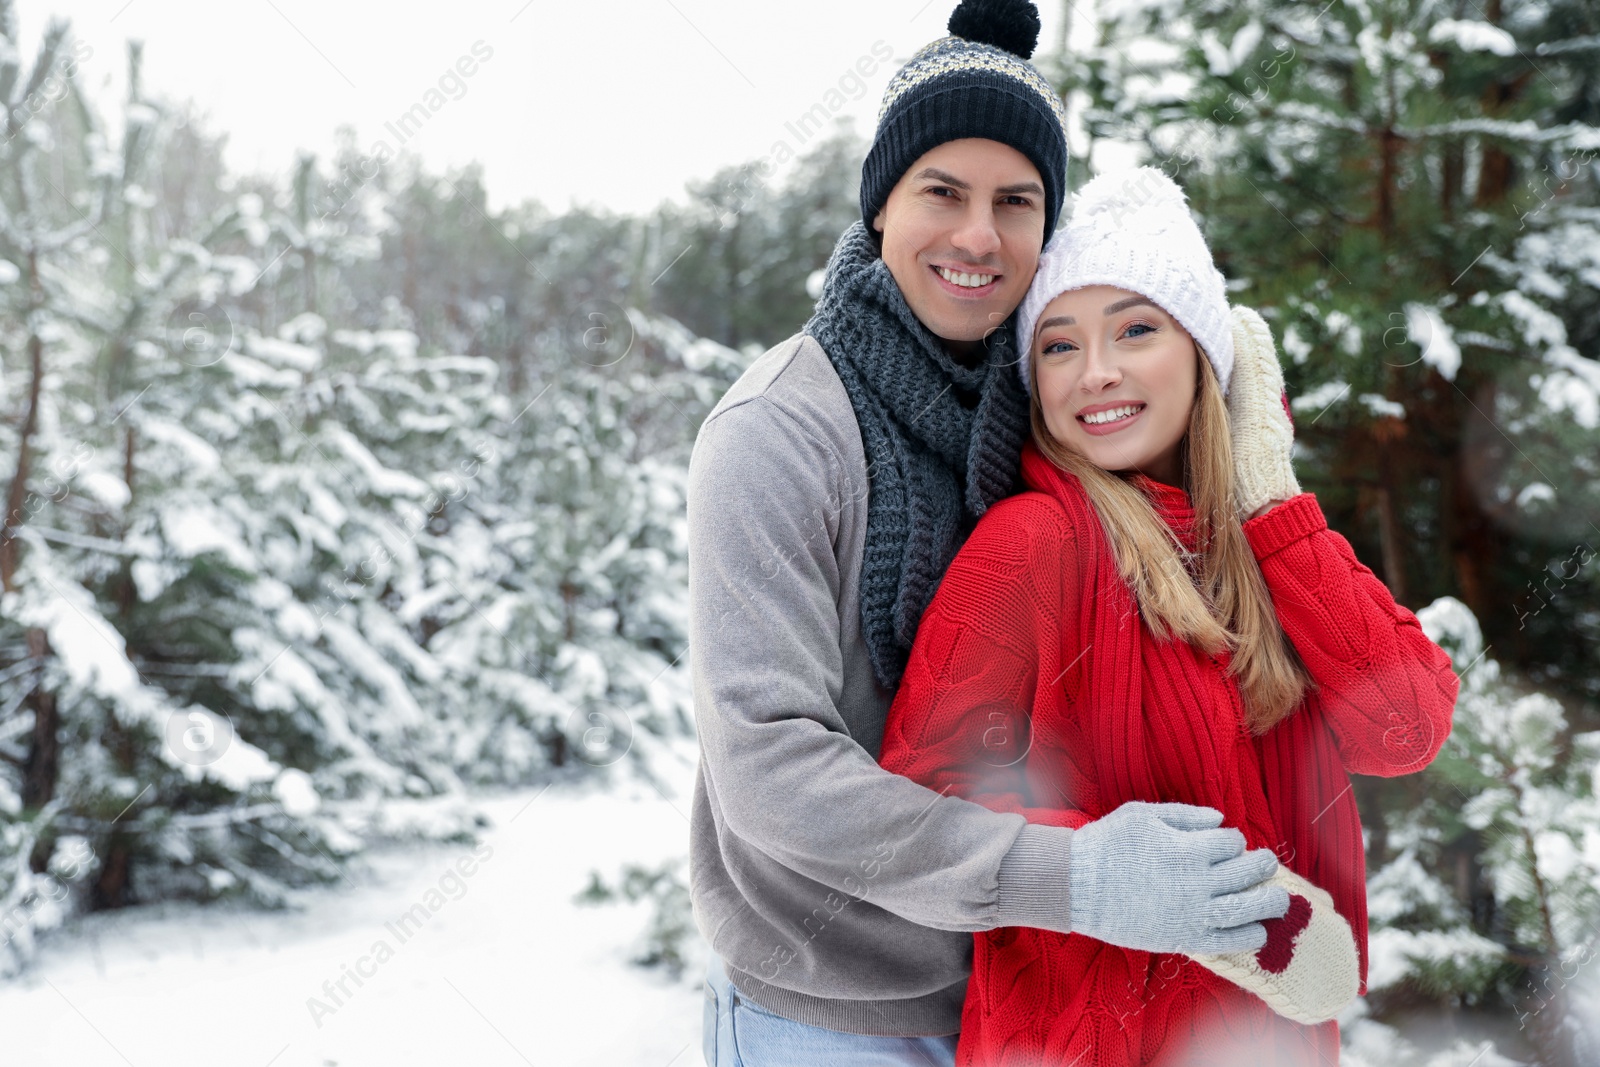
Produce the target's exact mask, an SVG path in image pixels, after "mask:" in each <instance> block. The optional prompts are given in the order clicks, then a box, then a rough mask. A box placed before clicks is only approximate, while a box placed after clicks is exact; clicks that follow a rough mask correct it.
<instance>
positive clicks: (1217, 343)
mask: <svg viewBox="0 0 1600 1067" xmlns="http://www.w3.org/2000/svg"><path fill="white" fill-rule="evenodd" d="M1091 285H1110V286H1115V287H1116V288H1118V289H1126V290H1128V291H1129V292H1133V293H1138V294H1139V295H1140V296H1144V297H1148V298H1149V299H1151V300H1153V301H1155V302H1156V303H1157V304H1158V305H1160V306H1161V307H1162V309H1164V310H1165V311H1166V312H1167V314H1169V315H1171V316H1172V317H1173V318H1175V319H1177V320H1178V324H1179V325H1181V326H1182V327H1183V328H1184V329H1185V330H1187V331H1188V332H1189V335H1190V336H1191V337H1193V338H1194V340H1195V343H1196V344H1197V345H1199V346H1200V350H1201V352H1202V353H1203V354H1204V355H1205V357H1206V359H1208V360H1210V362H1211V366H1212V369H1213V370H1215V371H1216V372H1217V383H1218V384H1219V385H1220V386H1221V387H1222V393H1223V395H1224V396H1226V395H1227V393H1228V386H1229V382H1230V380H1231V378H1232V375H1233V321H1232V318H1231V315H1230V312H1229V307H1228V287H1227V282H1226V281H1225V280H1224V279H1223V277H1222V272H1221V271H1219V270H1217V268H1216V264H1215V263H1214V262H1213V261H1212V258H1211V249H1210V248H1209V247H1208V246H1207V245H1206V239H1205V237H1204V235H1202V234H1201V233H1200V227H1199V226H1198V225H1196V224H1195V221H1194V217H1193V216H1192V215H1190V214H1189V206H1188V203H1187V202H1186V200H1185V197H1184V195H1183V190H1182V189H1180V188H1179V187H1178V185H1177V183H1176V182H1174V181H1173V180H1172V179H1171V178H1169V177H1167V176H1166V175H1165V174H1163V173H1161V171H1159V170H1157V169H1156V168H1154V167H1138V168H1136V169H1134V170H1131V171H1127V172H1123V173H1118V174H1102V175H1100V176H1099V177H1097V178H1095V179H1094V180H1092V181H1090V182H1088V183H1087V184H1086V185H1084V187H1083V188H1082V189H1080V190H1079V191H1078V194H1077V196H1076V197H1075V198H1074V200H1073V213H1072V218H1071V219H1070V220H1069V221H1068V222H1067V224H1066V225H1065V226H1064V227H1062V230H1061V232H1060V233H1058V234H1056V236H1055V237H1054V238H1052V239H1051V241H1050V243H1049V244H1047V245H1046V246H1045V249H1044V252H1043V253H1042V254H1041V255H1040V256H1039V269H1038V271H1037V272H1036V273H1035V274H1034V276H1033V284H1032V285H1030V286H1029V288H1028V292H1027V295H1026V296H1024V297H1023V298H1022V306H1021V307H1020V308H1018V310H1017V331H1018V338H1017V354H1018V357H1019V358H1018V362H1017V370H1018V372H1019V373H1020V374H1021V375H1022V387H1023V388H1024V389H1028V388H1030V385H1029V381H1028V377H1029V370H1028V365H1029V362H1028V361H1029V359H1030V358H1031V356H1032V354H1033V347H1034V341H1035V338H1034V328H1035V327H1036V326H1037V324H1038V322H1039V319H1040V317H1041V316H1042V315H1043V314H1044V309H1045V308H1046V307H1048V306H1049V304H1050V302H1051V301H1052V300H1054V299H1055V298H1056V297H1058V296H1060V295H1061V294H1062V293H1065V292H1067V291H1069V290H1072V289H1083V288H1085V287H1087V286H1091Z"/></svg>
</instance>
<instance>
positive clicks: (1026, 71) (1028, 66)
mask: <svg viewBox="0 0 1600 1067" xmlns="http://www.w3.org/2000/svg"><path fill="white" fill-rule="evenodd" d="M964 70H974V71H977V70H984V71H990V72H992V73H995V74H999V75H1001V76H1003V77H1007V78H1015V79H1016V80H1017V81H1020V82H1022V83H1023V84H1024V85H1025V86H1027V88H1028V89H1030V90H1032V91H1033V92H1035V93H1037V94H1038V95H1039V98H1040V99H1041V100H1043V101H1044V103H1045V106H1046V107H1048V108H1050V110H1051V112H1052V113H1054V115H1055V117H1056V121H1057V122H1059V123H1060V124H1061V130H1062V136H1065V135H1066V129H1067V113H1066V110H1065V109H1064V108H1063V107H1062V106H1061V98H1060V97H1059V96H1057V95H1056V93H1055V90H1053V89H1051V88H1050V83H1049V82H1047V81H1045V80H1044V75H1042V74H1040V73H1039V72H1038V70H1036V69H1035V68H1034V66H1033V64H1032V63H1026V62H1024V61H1023V60H1021V59H1018V58H1017V57H1016V56H1014V55H1012V54H1011V53H1010V52H1007V51H1004V50H1002V49H999V48H996V47H994V46H993V45H987V44H976V43H974V42H972V41H968V40H964V39H963V38H960V37H954V36H952V37H941V38H939V39H938V40H937V41H934V42H933V43H932V44H929V45H925V46H924V47H923V48H922V50H921V51H919V52H918V53H917V54H916V55H915V56H913V57H912V58H911V62H909V63H907V64H906V65H905V66H903V67H901V68H900V69H899V70H898V71H896V72H895V75H894V77H892V78H890V79H889V85H888V88H886V89H884V91H883V103H882V104H881V105H880V106H879V107H878V121H879V122H882V121H883V117H884V116H885V115H887V114H888V113H889V109H890V108H891V107H893V106H894V105H895V103H896V102H897V101H898V100H899V99H900V98H901V97H902V96H904V95H905V94H906V93H908V92H910V91H912V90H913V89H915V88H916V87H917V86H919V85H922V84H924V83H926V82H930V81H932V80H933V79H935V78H938V77H942V76H944V75H946V74H953V73H956V72H959V71H964Z"/></svg>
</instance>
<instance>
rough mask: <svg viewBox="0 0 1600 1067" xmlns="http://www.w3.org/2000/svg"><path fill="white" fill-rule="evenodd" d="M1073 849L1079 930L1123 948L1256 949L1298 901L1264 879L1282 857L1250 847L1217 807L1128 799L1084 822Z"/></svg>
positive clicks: (1071, 905) (1073, 907)
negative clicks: (1269, 924)
mask: <svg viewBox="0 0 1600 1067" xmlns="http://www.w3.org/2000/svg"><path fill="white" fill-rule="evenodd" d="M1070 856H1071V860H1070V863H1069V869H1068V894H1069V895H1068V909H1069V911H1070V922H1071V924H1072V930H1073V932H1074V933H1080V934H1084V935H1086V936H1088V937H1093V938H1095V939H1097V940H1100V941H1105V942H1107V943H1108V944H1112V945H1119V946H1121V947H1123V948H1133V949H1143V950H1144V951H1147V952H1185V953H1199V952H1207V953H1221V952H1242V951H1246V950H1248V951H1254V950H1256V949H1259V948H1260V947H1261V946H1262V945H1264V944H1266V942H1267V931H1266V928H1265V927H1263V926H1262V925H1261V924H1262V922H1263V921H1264V920H1266V919H1277V918H1281V917H1282V916H1283V914H1284V913H1285V912H1287V911H1288V910H1289V894H1288V892H1287V891H1286V890H1285V889H1284V888H1283V887H1282V886H1277V885H1266V886H1262V885H1258V884H1257V883H1259V882H1261V881H1262V880H1264V879H1266V878H1270V877H1271V876H1272V875H1273V874H1274V873H1275V872H1276V871H1277V869H1278V857H1276V856H1274V855H1273V854H1272V852H1271V851H1270V850H1269V849H1256V850H1255V851H1253V852H1249V853H1246V852H1245V849H1244V834H1242V833H1240V832H1239V831H1238V830H1234V829H1231V828H1230V829H1224V828H1222V813H1221V812H1220V811H1217V810H1216V809H1215V808H1201V807H1195V806H1193V805H1190V804H1148V803H1145V802H1143V801H1129V802H1128V803H1126V804H1124V805H1122V806H1121V807H1120V808H1118V809H1117V810H1116V811H1113V812H1111V814H1109V815H1106V816H1105V817H1103V818H1100V819H1097V820H1095V821H1094V822H1092V823H1089V824H1088V825H1086V826H1084V827H1081V828H1080V829H1078V830H1075V831H1074V832H1073V834H1072V844H1071V852H1070Z"/></svg>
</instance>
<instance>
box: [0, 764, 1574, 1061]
mask: <svg viewBox="0 0 1600 1067" xmlns="http://www.w3.org/2000/svg"><path fill="white" fill-rule="evenodd" d="M662 756H663V757H664V758H659V759H656V760H653V763H654V765H655V767H656V769H657V771H658V773H660V774H662V776H663V777H664V779H665V788H666V792H665V793H662V792H658V791H657V790H656V789H655V788H654V787H652V786H651V785H649V784H646V783H643V782H620V783H619V784H618V786H617V787H615V788H614V789H613V790H612V791H609V792H602V791H598V790H594V789H589V790H584V791H574V790H573V789H571V788H570V787H556V788H552V789H549V790H547V791H542V792H541V791H539V790H527V791H523V792H520V793H515V794H509V795H505V796H501V797H495V798H491V799H484V800H482V801H480V807H481V808H482V810H483V811H484V813H485V814H486V815H487V816H488V817H489V818H490V820H491V822H492V827H491V829H489V830H487V831H485V832H484V834H483V835H482V836H483V841H484V843H485V844H487V845H488V851H487V858H483V857H484V855H485V850H484V849H483V846H482V845H480V846H479V849H478V851H477V853H476V854H475V853H474V850H473V849H470V848H467V847H465V846H461V847H450V848H446V847H428V848H416V847H413V848H408V849H395V850H391V851H386V852H383V853H379V854H377V855H374V856H372V857H370V859H369V863H368V869H367V870H366V871H365V872H363V873H358V874H355V875H354V876H353V877H352V879H351V883H350V884H349V885H340V886H336V887H330V888H326V889H319V890H316V891H314V892H310V893H307V894H305V895H304V896H303V897H302V902H303V905H304V906H303V907H302V908H301V909H300V910H298V911H295V912H290V913H270V912H260V911H247V910H236V909H227V908H222V907H219V906H212V907H197V906H192V905H172V906H156V907H148V908H136V909H129V910H128V911H124V912H115V913H101V914H98V915H91V916H87V917H85V918H83V919H80V920H76V921H74V922H72V923H69V924H68V926H67V927H66V928H65V929H63V930H61V931H58V932H56V933H55V934H54V935H52V936H50V937H49V938H48V939H47V940H46V941H45V942H44V943H43V947H42V951H41V953H40V957H39V960H38V962H37V964H36V965H35V966H34V967H33V969H32V970H31V971H30V972H29V973H28V974H26V975H25V976H23V977H22V978H19V979H17V980H15V981H13V982H10V983H0V1049H3V1052H0V1062H3V1063H5V1064H7V1065H9V1064H26V1065H28V1067H57V1065H61V1067H100V1065H105V1067H146V1065H152V1067H154V1065H160V1067H190V1065H194V1067H220V1065H238V1067H365V1065H383V1067H394V1065H409V1064H427V1063H449V1064H470V1065H472V1067H494V1065H497V1064H505V1065H515V1064H523V1065H529V1064H538V1065H540V1067H543V1065H544V1064H560V1065H562V1067H585V1065H596V1067H600V1065H604V1067H699V1065H700V1063H701V1057H700V1011H701V999H700V972H701V965H700V963H701V961H702V960H703V954H704V946H703V945H702V944H700V943H698V942H696V943H695V944H693V945H690V946H687V948H688V950H689V952H690V954H691V957H692V959H693V960H694V962H693V963H692V964H691V966H690V967H689V968H688V970H687V971H686V972H685V974H684V976H683V979H682V980H681V981H679V982H676V983H674V982H672V981H671V980H670V979H669V978H667V977H666V976H665V975H664V974H657V973H652V972H649V971H645V970H643V969H641V968H638V967H635V966H632V965H630V964H629V962H628V957H629V956H630V955H631V953H632V951H633V949H634V948H635V945H636V941H637V939H638V937H639V934H640V933H641V931H642V930H643V929H644V926H645V923H646V921H647V918H648V912H647V910H646V908H645V906H644V905H637V906H627V905H608V906H603V907H579V906H576V905H574V903H573V896H574V895H575V894H576V893H577V892H578V891H579V890H580V889H581V888H582V887H583V886H584V885H585V884H587V881H588V875H589V872H590V871H591V870H599V871H600V873H601V874H602V876H604V877H605V878H606V879H607V880H608V881H613V882H614V881H615V876H616V874H617V872H618V869H619V868H620V867H621V865H622V864H624V863H629V862H634V863H643V864H647V865H653V864H656V863H659V862H661V861H663V860H666V859H670V858H673V857H682V856H684V855H685V854H686V853H687V851H688V817H687V815H688V809H689V799H688V798H689V790H690V784H691V782H692V780H693V759H694V751H693V747H692V745H688V746H682V747H678V748H675V749H673V750H662ZM465 870H471V872H472V873H471V874H470V875H467V874H464V873H463V872H464V871H465ZM430 892H437V893H439V894H440V895H439V896H436V897H433V898H431V902H430V898H429V894H430ZM441 900H442V903H440V901H441ZM419 903H422V904H425V905H430V904H431V906H432V907H433V908H434V909H435V910H433V913H432V915H431V917H430V918H429V919H428V921H427V922H426V924H424V925H421V926H420V928H407V929H406V930H404V931H400V933H404V934H405V935H406V936H405V937H404V939H402V937H401V936H400V935H399V933H397V929H398V927H397V926H396V923H397V922H398V920H399V918H400V916H401V915H402V914H404V913H406V912H407V911H408V910H409V909H411V908H412V907H413V906H414V905H417V904H419ZM379 941H382V942H384V943H385V944H386V945H387V946H389V949H390V950H391V951H392V955H389V956H386V957H383V958H382V959H381V960H380V959H379V957H378V954H377V953H375V945H376V943H377V942H379ZM354 970H360V971H362V972H364V976H363V977H362V978H361V982H360V984H359V985H357V983H356V981H355V979H354V978H351V977H349V974H350V972H351V971H354ZM1577 977H1578V980H1577V981H1576V982H1574V983H1573V986H1572V988H1571V989H1570V990H1569V992H1570V993H1571V994H1572V995H1575V996H1577V997H1579V998H1580V999H1581V1000H1582V1001H1584V1002H1585V1003H1586V1004H1593V1005H1595V1006H1596V1007H1597V1008H1600V965H1597V966H1591V967H1586V968H1584V973H1582V974H1581V975H1580V976H1577ZM341 978H343V979H344V986H345V990H344V992H339V991H338V989H337V983H338V982H339V980H340V979H341ZM324 983H329V985H330V988H331V989H332V992H330V990H329V989H325V988H324ZM313 998H315V999H316V1000H317V1001H319V1002H320V1003H321V1005H323V1007H322V1008H321V1009H320V1010H319V1011H317V1012H315V1013H314V1012H313V1010H312V1005H311V1004H310V1002H311V1001H312V999H313ZM336 998H337V999H336ZM1355 1014H1357V1015H1359V1014H1360V1013H1359V1011H1358V1012H1356V1013H1355ZM1595 1014H1596V1015H1597V1016H1600V1011H1597V1012H1596V1013H1595ZM1347 1021H1353V1019H1351V1020H1347ZM1447 1021H1449V1022H1450V1023H1451V1024H1450V1025H1443V1024H1441V1023H1439V1022H1438V1021H1437V1020H1435V1021H1434V1022H1429V1021H1427V1020H1420V1021H1419V1020H1413V1021H1412V1022H1411V1024H1410V1025H1407V1026H1406V1027H1405V1028H1404V1036H1405V1038H1406V1039H1407V1040H1403V1041H1400V1042H1396V1041H1395V1038H1397V1037H1399V1036H1400V1035H1399V1034H1396V1033H1395V1032H1393V1031H1390V1030H1388V1029H1387V1028H1384V1027H1378V1026H1376V1025H1375V1024H1372V1023H1368V1022H1363V1023H1361V1024H1358V1026H1357V1027H1356V1028H1355V1029H1354V1030H1352V1031H1351V1032H1350V1033H1347V1035H1346V1036H1347V1039H1351V1040H1352V1041H1353V1045H1354V1047H1352V1048H1349V1049H1347V1052H1346V1057H1345V1058H1346V1059H1347V1061H1348V1062H1349V1063H1351V1064H1352V1065H1353V1067H1354V1065H1379V1064H1385V1063H1388V1064H1393V1063H1398V1062H1404V1061H1410V1062H1415V1063H1428V1064H1429V1065H1430V1067H1466V1065H1467V1064H1468V1063H1471V1064H1473V1067H1491V1065H1506V1064H1511V1063H1514V1062H1515V1061H1514V1060H1509V1059H1505V1058H1503V1057H1501V1056H1499V1055H1498V1054H1495V1053H1489V1054H1487V1055H1485V1053H1486V1052H1487V1050H1486V1048H1485V1042H1484V1041H1483V1038H1484V1037H1485V1036H1487V1033H1486V1032H1485V1033H1480V1032H1479V1031H1480V1030H1481V1029H1482V1028H1481V1027H1478V1026H1476V1025H1463V1024H1469V1023H1472V1022H1473V1020H1471V1019H1462V1018H1455V1019H1453V1020H1447ZM1490 1029H1492V1028H1490ZM1407 1046H1409V1048H1407ZM1402 1048H1405V1049H1406V1051H1407V1052H1409V1053H1410V1054H1411V1055H1409V1056H1408V1055H1404V1054H1401V1055H1397V1053H1399V1052H1400V1050H1401V1049H1402Z"/></svg>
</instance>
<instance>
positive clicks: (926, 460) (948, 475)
mask: <svg viewBox="0 0 1600 1067" xmlns="http://www.w3.org/2000/svg"><path fill="white" fill-rule="evenodd" d="M1014 328H1015V327H1014V323H1013V322H1012V321H1011V320H1008V321H1007V322H1006V323H1005V325H1004V328H1002V329H999V330H996V331H995V332H994V333H992V334H990V335H989V338H988V340H987V341H986V342H985V347H986V348H987V349H988V359H987V361H986V362H985V363H984V364H983V365H982V366H980V367H976V368H972V369H968V368H966V367H963V366H961V365H960V364H959V363H957V362H955V360H953V359H951V358H950V355H949V353H947V352H946V351H945V349H944V346H943V345H942V344H941V343H940V341H939V339H938V338H936V337H935V336H934V335H933V334H931V333H930V332H928V328H927V327H926V326H924V325H923V324H922V323H921V322H920V321H918V319H917V317H916V316H915V315H913V314H912V312H911V308H910V307H909V306H908V305H907V304H906V301H905V297H904V296H903V295H901V293H900V288H899V286H897V285H896V284H895V281H894V277H893V276H892V275H891V274H890V273H889V268H888V266H887V265H886V264H885V263H884V262H883V258H882V257H881V256H880V255H879V254H878V249H877V246H876V244H875V243H874V242H873V240H872V238H871V236H870V235H869V234H868V233H867V228H866V225H865V224H864V223H862V222H860V221H857V222H856V223H854V224H853V225H852V226H851V227H850V228H849V229H848V230H846V231H845V233H844V236H842V237H841V238H840V239H839V243H838V245H837V246H836V247H835V248H834V250H833V255H832V257H831V258H830V259H829V260H828V268H827V272H826V276H825V280H824V282H823V285H822V297H821V299H819V300H818V301H817V307H816V311H815V312H814V313H813V315H812V316H811V320H810V321H809V322H807V323H806V325H805V332H806V333H808V334H810V335H811V336H812V337H814V338H816V340H817V342H818V343H819V344H821V345H822V348H823V350H824V351H825V352H827V354H828V358H829V359H830V360H832V362H833V366H834V369H835V370H837V371H838V373H839V378H840V380H841V381H843V382H844V388H845V392H846V393H848V394H849V395H850V404H851V406H852V407H853V408H854V409H855V414H856V422H857V423H859V424H860V426H861V442H862V444H863V445H864V446H865V448H866V453H867V471H868V477H869V479H870V495H869V497H868V502H867V543H866V553H865V556H864V558H863V560H862V564H861V624H862V633H863V635H864V636H865V638H866V642H867V651H868V654H869V656H870V657H871V660H872V668H873V671H874V673H875V674H876V675H877V678H878V682H879V684H881V685H882V686H883V687H884V688H886V689H889V690H893V689H895V688H896V687H897V686H898V685H899V683H900V676H901V674H902V673H904V671H905V667H906V660H907V659H908V658H909V656H910V654H911V642H912V639H913V638H914V637H915V636H916V632H917V624H918V622H920V621H921V619H922V613H923V610H924V609H926V608H927V606H928V604H929V602H930V601H932V600H933V594H934V592H935V591H936V590H937V589H938V588H939V582H940V580H941V579H942V578H943V577H944V572H945V569H946V568H948V567H949V566H950V561H951V560H953V559H954V558H955V554H956V552H957V550H958V549H960V547H961V543H962V542H963V541H964V540H965V539H966V535H967V534H968V533H969V532H970V531H971V529H972V525H973V524H974V523H975V522H976V521H977V520H978V518H979V517H980V516H982V515H983V513H984V512H985V511H987V510H988V509H989V505H991V504H993V503H994V502H995V501H997V500H999V499H1001V498H1002V497H1005V496H1007V495H1008V494H1010V493H1011V492H1012V491H1013V489H1014V488H1015V485H1016V478H1017V469H1018V463H1019V456H1020V453H1021V449H1022V443H1023V441H1024V440H1026V438H1027V435H1028V399H1027V395H1026V394H1025V393H1024V392H1023V391H1022V383H1021V382H1020V381H1019V380H1018V378H1017V370H1016V362H1017V357H1016V353H1015V350H1014V349H1013V347H1012V338H1013V336H1014V333H1013V330H1014ZM958 392H960V393H964V394H965V395H966V397H967V399H968V403H971V398H972V397H974V396H976V398H977V402H976V405H975V406H974V407H972V408H970V409H969V408H968V407H967V406H965V405H963V404H962V402H961V400H960V399H958V395H957V394H958Z"/></svg>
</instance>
